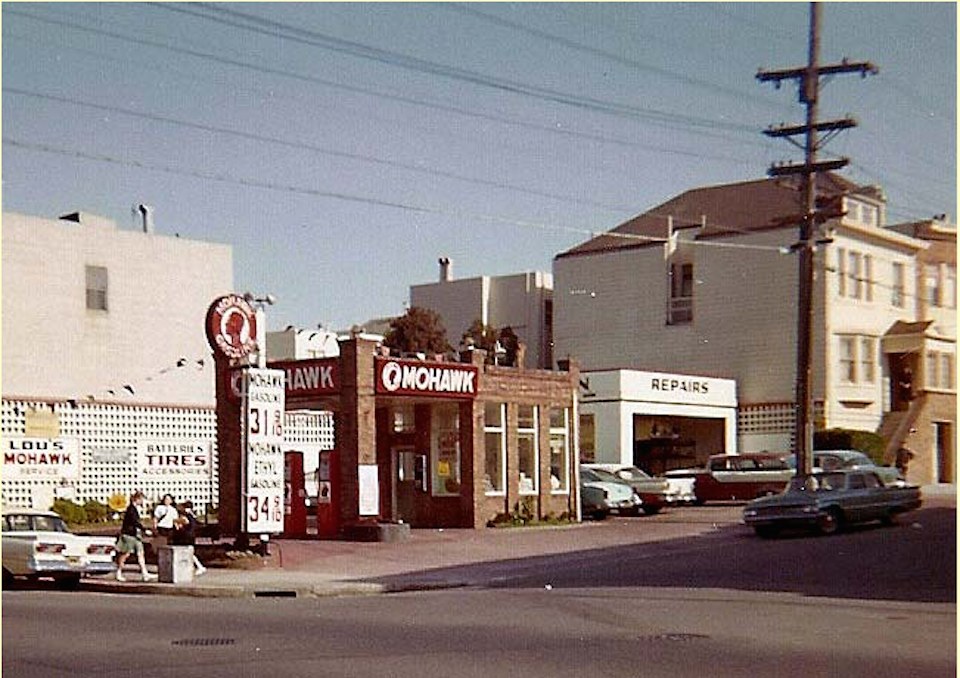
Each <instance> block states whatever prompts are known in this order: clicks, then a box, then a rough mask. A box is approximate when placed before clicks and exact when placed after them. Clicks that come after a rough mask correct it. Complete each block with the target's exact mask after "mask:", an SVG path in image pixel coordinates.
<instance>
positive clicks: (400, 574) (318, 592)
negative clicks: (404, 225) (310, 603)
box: [81, 486, 956, 597]
mask: <svg viewBox="0 0 960 678" xmlns="http://www.w3.org/2000/svg"><path fill="white" fill-rule="evenodd" d="M924 505H925V506H926V507H934V506H947V507H953V508H955V507H956V487H955V486H931V487H930V488H926V487H925V488H924ZM742 510H743V504H742V503H737V504H732V503H730V504H717V505H713V504H710V505H707V506H702V507H690V508H673V509H666V510H664V511H663V513H661V514H658V515H655V516H643V517H637V518H615V519H610V520H607V521H603V522H589V523H583V524H580V525H570V526H563V527H531V528H501V529H485V530H466V529H455V530H451V529H446V530H444V529H421V530H413V531H412V532H411V536H410V538H409V539H408V540H406V541H402V542H395V543H363V542H348V541H320V540H316V539H305V540H291V539H281V540H276V541H272V542H271V544H270V552H271V555H272V558H271V561H272V566H269V567H263V568H258V569H255V570H250V569H232V568H208V569H207V571H206V573H205V574H204V575H203V576H201V577H198V578H196V579H194V581H192V582H189V583H178V584H171V583H159V582H140V581H138V580H139V577H140V576H139V574H138V573H135V572H136V569H135V568H131V567H128V569H127V571H126V572H125V576H126V577H127V581H125V582H118V581H116V580H115V579H114V578H113V577H112V576H104V577H100V578H87V579H84V580H83V583H82V584H81V588H82V589H83V590H87V591H100V592H109V593H139V594H163V595H180V596H194V597H273V596H275V597H304V596H306V597H320V596H341V595H372V594H379V593H391V592H398V591H405V590H423V589H431V588H451V587H460V586H470V585H472V584H473V583H475V582H473V581H471V580H470V579H468V578H465V576H464V574H463V571H462V569H461V570H460V571H459V572H458V571H457V570H456V569H455V568H458V567H462V566H468V565H482V564H490V565H491V567H493V564H495V563H498V562H502V561H509V560H514V559H522V558H527V557H537V556H545V555H555V554H569V553H574V552H577V551H588V550H593V549H602V548H610V547H617V546H626V545H632V544H644V543H653V542H663V541H669V540H673V539H682V538H699V537H705V536H709V535H712V534H716V533H717V532H718V531H719V530H720V529H743V530H744V531H745V532H747V531H748V530H747V528H746V527H743V526H742V525H741V512H742ZM431 571H437V572H436V573H435V574H431ZM424 573H426V575H424ZM414 574H417V575H424V576H416V577H414V576H406V577H405V576H404V575H414Z"/></svg>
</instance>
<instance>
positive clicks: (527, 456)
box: [517, 405, 540, 494]
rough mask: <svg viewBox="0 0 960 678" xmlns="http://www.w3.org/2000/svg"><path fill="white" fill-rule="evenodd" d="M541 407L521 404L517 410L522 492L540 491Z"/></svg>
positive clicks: (532, 492) (533, 492)
mask: <svg viewBox="0 0 960 678" xmlns="http://www.w3.org/2000/svg"><path fill="white" fill-rule="evenodd" d="M538 409H539V408H537V407H536V406H534V405H520V406H519V407H518V412H517V452H518V457H519V459H518V466H519V471H520V494H537V493H538V492H539V491H540V440H539V435H538V433H537V430H538V417H539V411H538Z"/></svg>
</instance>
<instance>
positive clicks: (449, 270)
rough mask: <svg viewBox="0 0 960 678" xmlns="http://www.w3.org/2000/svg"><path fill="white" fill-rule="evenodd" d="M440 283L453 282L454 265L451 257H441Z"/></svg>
mask: <svg viewBox="0 0 960 678" xmlns="http://www.w3.org/2000/svg"><path fill="white" fill-rule="evenodd" d="M438 261H439V264H440V282H450V281H451V280H453V265H452V264H451V263H450V258H449V257H440V259H439V260H438Z"/></svg>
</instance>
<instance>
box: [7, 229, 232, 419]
mask: <svg viewBox="0 0 960 678" xmlns="http://www.w3.org/2000/svg"><path fill="white" fill-rule="evenodd" d="M87 265H93V266H104V267H106V268H107V270H108V275H109V290H108V295H109V299H108V304H109V310H108V311H106V312H103V311H90V310H88V309H87V308H86V293H85V290H86V273H85V267H86V266H87ZM232 288H233V256H232V249H231V247H230V246H229V245H222V244H214V243H205V242H199V241H192V240H186V239H182V238H173V237H168V236H163V235H158V234H155V233H143V232H142V231H132V230H119V229H117V228H116V227H115V226H114V225H113V224H112V222H107V223H106V224H101V225H86V224H83V223H81V224H77V223H73V222H67V221H58V220H53V219H43V218H39V217H32V216H26V215H21V214H14V213H4V215H3V393H4V395H5V396H40V397H61V398H84V397H85V396H86V395H88V394H89V395H94V396H95V397H96V398H97V399H99V400H110V399H116V400H123V401H128V400H129V401H137V402H154V403H170V404H181V405H190V404H201V405H210V404H212V403H213V400H214V397H213V394H214V381H213V366H212V363H211V361H210V359H209V358H208V359H207V360H205V362H204V365H203V366H200V365H199V364H197V363H196V362H195V361H196V360H198V359H202V358H204V356H207V355H208V354H209V348H208V346H207V341H206V337H205V334H204V319H205V316H206V312H207V308H208V307H209V305H210V303H211V302H212V301H213V300H214V298H216V297H217V296H220V295H222V294H226V293H229V292H232V291H233V289H232ZM181 358H186V359H187V363H186V364H185V365H184V366H183V367H176V365H177V361H178V360H180V359H181ZM124 384H130V385H132V386H134V388H135V391H136V393H135V395H131V394H129V393H128V392H127V391H125V390H123V389H122V386H123V385H124ZM108 389H113V390H115V391H116V396H111V395H109V394H107V393H106V391H107V390H108Z"/></svg>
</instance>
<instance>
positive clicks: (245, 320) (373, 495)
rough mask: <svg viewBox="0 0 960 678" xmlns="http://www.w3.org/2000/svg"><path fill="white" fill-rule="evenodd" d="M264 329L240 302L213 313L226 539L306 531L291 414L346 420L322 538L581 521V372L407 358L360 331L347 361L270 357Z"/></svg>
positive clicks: (220, 305)
mask: <svg viewBox="0 0 960 678" xmlns="http://www.w3.org/2000/svg"><path fill="white" fill-rule="evenodd" d="M263 325H264V322H263V312H262V310H261V309H255V308H254V307H253V306H252V305H251V304H250V303H249V301H248V300H246V299H244V298H243V297H241V296H238V295H235V294H233V295H226V296H224V297H221V298H219V299H217V300H215V301H214V302H213V304H211V306H210V309H209V311H208V313H207V323H206V329H207V337H208V340H209V343H210V346H211V347H212V348H213V351H214V355H215V361H216V400H217V404H216V412H217V445H218V450H219V469H218V471H219V480H220V485H219V487H220V490H219V492H220V494H219V522H220V528H221V531H222V533H223V534H224V535H230V536H235V537H237V538H238V539H243V538H249V537H261V538H263V537H266V538H269V537H268V535H273V534H280V533H283V534H284V535H285V536H288V537H306V536H307V529H306V524H307V521H306V516H307V506H306V502H305V496H306V492H305V490H304V477H303V476H304V474H303V460H302V453H299V452H298V451H297V450H296V446H295V445H292V444H288V443H286V442H285V441H284V438H283V430H282V423H283V419H284V413H285V412H286V411H288V410H290V411H323V412H332V413H333V416H334V428H335V440H336V442H335V446H334V449H333V450H329V451H326V452H322V453H321V456H320V463H319V468H318V470H317V475H318V486H319V492H318V502H317V504H316V507H315V511H316V524H317V536H318V537H320V538H330V539H334V538H357V539H365V540H375V539H382V538H384V536H383V535H384V534H389V533H390V530H391V526H403V527H404V529H409V527H413V528H419V527H431V528H442V527H458V528H482V527H485V526H486V525H487V524H488V523H489V522H490V521H491V520H494V519H495V518H497V517H498V516H503V515H509V514H511V513H514V512H518V511H522V512H523V513H525V514H526V515H530V516H533V517H536V518H540V519H543V518H547V517H567V518H572V519H578V518H579V495H578V491H577V487H578V477H577V469H578V465H577V460H578V457H579V454H578V446H577V430H576V423H577V406H578V404H577V394H578V388H579V382H580V375H579V370H578V368H577V366H576V364H575V363H572V364H571V363H564V364H562V365H561V369H560V370H559V371H551V370H534V369H526V368H524V367H523V366H522V361H521V365H520V366H518V367H505V366H499V365H494V364H488V362H487V360H486V354H485V352H484V351H480V350H471V351H466V352H464V353H463V354H461V355H460V356H459V360H453V359H448V358H445V357H444V356H433V359H431V360H420V359H415V358H414V359H411V358H408V357H395V356H392V355H391V354H390V351H389V349H387V348H386V347H384V346H382V345H381V344H380V343H379V342H378V341H375V340H372V339H371V338H369V337H366V336H364V335H361V334H356V335H352V336H350V337H348V338H345V339H341V340H340V342H339V344H340V346H339V348H340V355H339V357H336V358H319V359H309V360H292V361H290V360H288V361H277V362H269V361H268V359H267V356H266V355H264V354H263V352H260V351H259V347H260V346H263V345H264V343H263V341H262V337H263V334H264V327H263ZM258 337H259V338H260V340H259V341H258ZM388 538H389V537H388Z"/></svg>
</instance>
